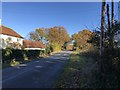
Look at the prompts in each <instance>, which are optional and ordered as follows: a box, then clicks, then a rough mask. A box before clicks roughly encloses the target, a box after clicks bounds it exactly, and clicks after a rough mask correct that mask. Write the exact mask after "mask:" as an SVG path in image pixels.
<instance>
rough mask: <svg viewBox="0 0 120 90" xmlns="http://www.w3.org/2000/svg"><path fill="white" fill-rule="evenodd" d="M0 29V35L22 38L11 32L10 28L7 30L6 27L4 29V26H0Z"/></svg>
mask: <svg viewBox="0 0 120 90" xmlns="http://www.w3.org/2000/svg"><path fill="white" fill-rule="evenodd" d="M0 28H1V31H0V34H5V35H10V36H14V37H19V38H23V37H22V36H21V35H19V34H18V33H17V32H15V31H14V30H12V29H11V28H8V27H5V26H0Z"/></svg>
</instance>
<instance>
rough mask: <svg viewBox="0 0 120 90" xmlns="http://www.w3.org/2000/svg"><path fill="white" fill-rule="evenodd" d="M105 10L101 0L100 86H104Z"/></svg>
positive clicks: (104, 3) (103, 2)
mask: <svg viewBox="0 0 120 90" xmlns="http://www.w3.org/2000/svg"><path fill="white" fill-rule="evenodd" d="M105 12H106V0H102V12H101V33H100V72H101V80H102V81H101V86H102V87H104V65H103V54H104V30H105Z"/></svg>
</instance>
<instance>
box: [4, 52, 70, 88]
mask: <svg viewBox="0 0 120 90" xmlns="http://www.w3.org/2000/svg"><path fill="white" fill-rule="evenodd" d="M70 54H71V52H70V51H62V52H59V53H56V54H54V55H52V56H50V57H48V58H43V59H36V60H33V61H32V62H29V63H27V64H20V65H18V66H15V67H10V68H6V69H3V70H2V88H52V87H53V85H54V83H55V81H56V80H57V79H58V77H59V75H60V73H61V72H62V70H63V68H64V65H65V63H66V62H67V61H68V60H69V55H70Z"/></svg>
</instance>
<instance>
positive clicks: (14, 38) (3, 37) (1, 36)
mask: <svg viewBox="0 0 120 90" xmlns="http://www.w3.org/2000/svg"><path fill="white" fill-rule="evenodd" d="M0 38H1V40H2V39H4V40H7V39H8V38H11V43H13V42H18V43H20V44H21V45H23V39H22V38H18V37H14V36H10V35H4V34H0Z"/></svg>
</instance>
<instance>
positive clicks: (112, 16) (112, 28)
mask: <svg viewBox="0 0 120 90" xmlns="http://www.w3.org/2000/svg"><path fill="white" fill-rule="evenodd" d="M111 10H112V12H111V21H112V26H111V38H110V40H111V48H112V49H113V46H114V43H113V42H114V41H113V40H114V35H113V31H114V0H112V9H111Z"/></svg>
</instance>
